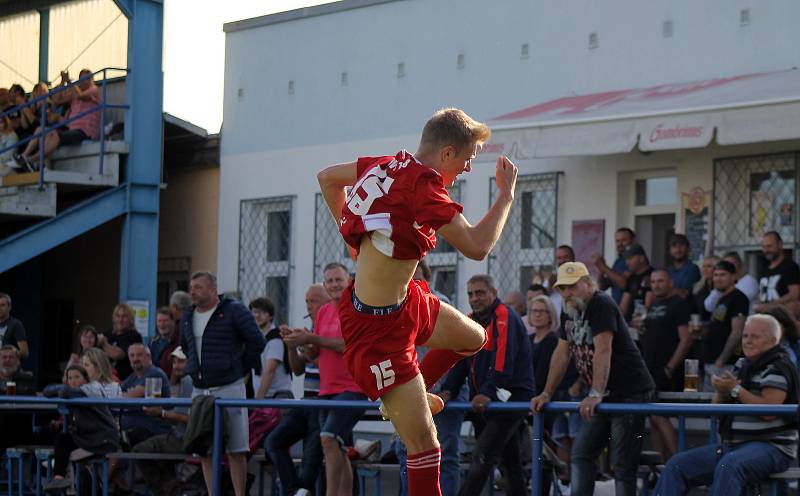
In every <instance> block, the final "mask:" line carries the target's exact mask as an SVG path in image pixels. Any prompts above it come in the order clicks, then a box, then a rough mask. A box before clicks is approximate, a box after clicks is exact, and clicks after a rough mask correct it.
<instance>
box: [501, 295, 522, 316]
mask: <svg viewBox="0 0 800 496" xmlns="http://www.w3.org/2000/svg"><path fill="white" fill-rule="evenodd" d="M503 303H505V305H506V306H507V307H509V308H510V309H512V310H514V311H515V312H517V315H519V316H520V317H524V316H525V313H526V312H527V310H526V308H525V307H526V301H525V296H524V295H523V294H522V293H521V292H519V291H509V292H508V293H506V297H505V298H504V299H503Z"/></svg>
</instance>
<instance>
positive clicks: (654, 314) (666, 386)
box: [634, 269, 692, 460]
mask: <svg viewBox="0 0 800 496" xmlns="http://www.w3.org/2000/svg"><path fill="white" fill-rule="evenodd" d="M650 286H651V287H652V289H653V296H654V297H655V300H654V301H653V304H652V305H650V309H649V310H648V312H647V317H646V318H645V319H644V320H643V321H642V319H638V321H636V322H634V325H635V326H637V327H638V328H639V329H640V334H641V335H640V337H639V344H640V346H641V350H642V358H644V363H645V365H647V370H648V371H649V372H650V376H652V377H653V380H654V381H655V383H656V390H657V391H682V390H683V360H684V358H686V355H687V354H688V353H689V349H690V348H691V347H692V335H691V334H690V333H689V325H688V324H689V304H688V303H687V302H686V299H684V297H683V296H681V295H680V294H676V293H675V292H673V287H672V278H671V277H670V274H669V273H668V271H667V270H665V269H655V270H654V271H653V273H652V274H650ZM650 423H651V424H652V426H653V429H652V430H651V433H652V434H653V435H654V441H655V442H654V444H655V445H656V446H658V447H659V448H660V450H661V451H662V453H664V459H665V460H666V459H667V458H669V457H670V456H672V455H673V454H674V453H675V452H676V451H677V449H678V445H677V442H678V438H677V435H676V433H675V429H674V428H673V427H672V423H671V422H670V421H669V419H668V418H666V417H662V416H658V415H652V416H651V417H650Z"/></svg>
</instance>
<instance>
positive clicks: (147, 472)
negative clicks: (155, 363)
mask: <svg viewBox="0 0 800 496" xmlns="http://www.w3.org/2000/svg"><path fill="white" fill-rule="evenodd" d="M170 358H172V367H171V368H172V373H171V374H170V378H169V387H170V389H171V390H172V391H173V392H177V396H175V397H176V398H191V397H192V378H191V377H189V376H188V375H186V373H185V372H186V355H185V354H184V353H183V350H182V349H181V347H180V346H179V347H177V348H175V350H173V351H172V353H170ZM143 410H144V413H145V414H146V415H149V416H150V417H153V418H161V419H163V420H165V421H167V422H169V423H170V424H172V429H171V430H170V431H169V432H167V433H165V434H159V435H157V436H153V437H151V438H150V439H146V440H144V441H142V442H140V443H139V444H137V445H136V446H134V447H133V449H132V450H131V451H133V452H134V453H174V454H177V453H183V435H184V433H185V432H186V423H187V422H188V421H189V409H188V408H186V407H177V408H175V409H174V410H165V409H163V408H161V407H160V406H146V407H144V408H143ZM136 465H137V466H138V467H139V470H141V472H142V475H143V476H144V479H145V480H146V481H147V482H148V486H149V487H150V489H151V490H152V491H153V493H154V494H155V496H171V495H173V494H180V486H181V481H180V480H178V479H176V478H175V465H176V464H175V463H170V462H169V461H164V460H137V461H136Z"/></svg>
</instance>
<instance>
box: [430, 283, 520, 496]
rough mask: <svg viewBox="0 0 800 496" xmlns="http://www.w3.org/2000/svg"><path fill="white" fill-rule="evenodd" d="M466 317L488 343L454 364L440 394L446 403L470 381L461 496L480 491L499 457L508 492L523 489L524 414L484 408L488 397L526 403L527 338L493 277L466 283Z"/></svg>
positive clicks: (518, 492) (475, 493)
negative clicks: (468, 451)
mask: <svg viewBox="0 0 800 496" xmlns="http://www.w3.org/2000/svg"><path fill="white" fill-rule="evenodd" d="M467 296H468V297H469V306H470V307H471V308H472V314H471V315H470V317H471V318H472V319H473V320H474V321H475V322H477V323H478V324H480V325H482V326H484V328H486V333H487V336H488V341H487V343H486V344H485V346H484V347H483V349H481V350H480V351H479V352H478V353H477V354H475V355H473V356H471V357H469V358H465V359H464V360H461V361H460V362H458V363H457V364H456V365H455V366H454V367H453V369H452V370H451V371H450V373H449V374H448V375H447V377H446V379H445V383H444V385H443V386H442V392H441V396H442V399H443V400H444V401H445V403H446V402H447V401H450V399H451V398H454V397H455V396H457V395H458V392H459V391H460V390H461V386H462V385H463V383H464V381H465V380H466V379H467V377H469V380H468V381H467V382H468V384H469V396H470V401H471V402H472V413H471V414H470V416H471V420H472V425H473V426H474V427H475V436H476V442H475V448H474V449H473V451H472V462H471V463H470V467H469V472H468V473H467V476H466V480H465V481H464V483H463V484H462V486H461V490H460V491H459V495H460V496H468V495H479V494H481V493H482V492H483V486H484V485H485V484H486V480H487V479H488V477H489V474H490V473H491V471H492V470H493V469H494V465H495V463H496V462H497V461H498V459H499V460H500V462H501V465H502V466H503V468H504V469H505V481H506V492H507V493H508V494H523V493H525V477H524V476H523V473H522V460H521V458H520V444H519V440H520V439H519V435H518V433H519V428H520V426H521V424H522V423H523V422H524V421H525V418H526V417H527V416H528V414H527V412H518V411H515V412H491V413H487V412H486V406H487V405H488V404H489V403H490V402H492V401H501V402H506V401H529V400H530V398H531V397H532V396H533V391H534V387H535V384H534V378H533V364H532V362H531V347H530V341H529V340H528V338H527V333H526V332H525V326H524V325H523V324H522V320H521V319H520V318H519V316H518V315H516V314H515V313H514V312H513V311H510V309H509V308H508V307H507V306H506V305H504V304H503V303H501V302H500V300H499V299H498V298H497V289H496V288H495V285H494V281H493V280H492V278H491V276H488V275H475V276H472V277H471V278H470V280H469V281H467Z"/></svg>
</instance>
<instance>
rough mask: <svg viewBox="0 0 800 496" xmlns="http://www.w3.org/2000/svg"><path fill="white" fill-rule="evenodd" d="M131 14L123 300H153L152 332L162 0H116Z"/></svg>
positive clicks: (160, 127)
mask: <svg viewBox="0 0 800 496" xmlns="http://www.w3.org/2000/svg"><path fill="white" fill-rule="evenodd" d="M116 2H117V5H118V6H119V7H120V9H121V10H122V11H123V12H124V13H125V14H126V15H128V19H129V20H128V67H129V69H130V72H129V73H128V78H127V81H126V84H125V98H126V100H127V101H126V103H127V104H128V106H129V107H128V112H127V116H126V122H125V141H126V142H128V143H129V146H130V149H129V153H128V166H127V177H126V181H127V183H128V184H129V185H130V188H129V189H128V192H129V203H128V206H129V211H128V214H127V215H126V216H125V220H124V222H123V226H122V240H121V243H122V249H121V259H120V287H119V299H120V301H126V300H143V301H147V302H148V304H149V310H150V312H149V319H148V331H149V333H150V334H152V333H153V332H154V330H155V310H156V280H157V275H158V210H159V192H160V184H161V148H162V144H163V126H164V122H163V118H162V107H163V105H162V92H163V88H162V86H163V74H162V72H161V52H162V38H163V31H164V30H163V24H164V8H163V7H164V6H163V3H162V2H161V1H159V0H116Z"/></svg>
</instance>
